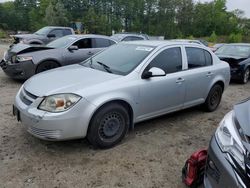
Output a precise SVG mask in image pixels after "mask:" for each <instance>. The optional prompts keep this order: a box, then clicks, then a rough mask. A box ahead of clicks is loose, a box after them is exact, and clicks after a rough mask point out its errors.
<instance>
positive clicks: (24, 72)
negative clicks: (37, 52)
mask: <svg viewBox="0 0 250 188" xmlns="http://www.w3.org/2000/svg"><path fill="white" fill-rule="evenodd" d="M0 66H1V68H2V69H3V71H4V72H5V74H6V75H8V76H9V77H11V78H14V79H18V80H26V79H28V78H30V77H31V76H33V75H34V74H35V68H36V66H35V65H34V64H33V62H32V61H24V62H20V63H16V64H13V63H9V62H7V61H4V60H2V61H1V63H0Z"/></svg>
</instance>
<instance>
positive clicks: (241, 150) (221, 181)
mask: <svg viewBox="0 0 250 188" xmlns="http://www.w3.org/2000/svg"><path fill="white" fill-rule="evenodd" d="M249 125H250V100H249V99H247V100H245V101H243V102H241V103H239V104H237V105H235V106H234V109H233V110H232V111H231V112H229V113H228V114H227V115H226V116H225V117H224V119H223V120H222V121H221V123H220V125H219V127H218V129H217V131H216V133H215V134H214V136H213V137H212V140H211V142H210V145H209V148H208V156H207V165H206V170H205V176H204V187H205V188H221V187H242V188H244V187H245V188H248V187H250V126H249Z"/></svg>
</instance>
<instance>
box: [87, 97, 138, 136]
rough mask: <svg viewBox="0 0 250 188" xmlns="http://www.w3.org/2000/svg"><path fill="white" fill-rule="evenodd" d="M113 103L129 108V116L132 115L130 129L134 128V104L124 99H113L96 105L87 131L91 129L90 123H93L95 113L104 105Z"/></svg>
mask: <svg viewBox="0 0 250 188" xmlns="http://www.w3.org/2000/svg"><path fill="white" fill-rule="evenodd" d="M112 103H116V104H120V105H121V106H123V107H125V108H126V109H127V110H128V113H129V117H130V125H129V129H130V130H133V129H134V110H133V108H132V105H131V104H130V103H129V102H127V101H126V100H124V99H112V100H108V101H105V102H103V103H102V104H100V105H98V106H97V107H96V109H95V110H94V111H93V113H92V114H91V117H90V119H89V123H88V129H87V132H88V130H89V127H90V124H91V121H92V119H93V117H94V115H95V114H96V113H97V112H98V111H99V110H101V109H102V108H103V107H104V106H106V105H111V104H112Z"/></svg>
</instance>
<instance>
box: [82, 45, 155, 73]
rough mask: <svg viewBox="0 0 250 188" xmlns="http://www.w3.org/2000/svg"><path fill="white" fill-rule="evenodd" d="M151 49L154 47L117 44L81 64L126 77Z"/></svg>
mask: <svg viewBox="0 0 250 188" xmlns="http://www.w3.org/2000/svg"><path fill="white" fill-rule="evenodd" d="M153 49H154V47H152V46H144V45H135V44H117V45H113V46H111V47H110V48H108V49H107V50H104V51H102V52H101V53H99V54H97V55H96V56H94V57H93V58H90V59H88V60H87V61H85V62H83V63H81V64H82V65H84V66H89V67H91V68H94V69H98V70H101V71H106V72H109V73H113V74H119V75H127V74H128V73H130V72H131V71H133V70H134V69H135V68H136V67H137V66H138V65H139V64H140V63H141V62H142V61H143V60H144V59H145V58H146V57H147V56H148V55H149V54H150V53H151V52H152V51H153Z"/></svg>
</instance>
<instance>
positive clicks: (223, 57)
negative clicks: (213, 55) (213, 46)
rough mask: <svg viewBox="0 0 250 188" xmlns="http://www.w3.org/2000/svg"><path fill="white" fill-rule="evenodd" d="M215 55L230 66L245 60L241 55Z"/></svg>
mask: <svg viewBox="0 0 250 188" xmlns="http://www.w3.org/2000/svg"><path fill="white" fill-rule="evenodd" d="M217 56H218V57H219V58H220V60H222V61H225V62H227V63H228V64H229V65H230V66H231V67H234V66H237V64H239V63H241V62H243V61H245V60H246V59H247V58H246V57H241V56H229V55H221V54H219V55H218V54H217Z"/></svg>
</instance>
